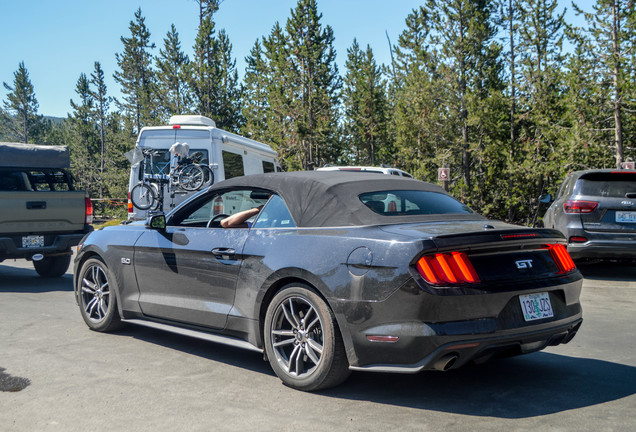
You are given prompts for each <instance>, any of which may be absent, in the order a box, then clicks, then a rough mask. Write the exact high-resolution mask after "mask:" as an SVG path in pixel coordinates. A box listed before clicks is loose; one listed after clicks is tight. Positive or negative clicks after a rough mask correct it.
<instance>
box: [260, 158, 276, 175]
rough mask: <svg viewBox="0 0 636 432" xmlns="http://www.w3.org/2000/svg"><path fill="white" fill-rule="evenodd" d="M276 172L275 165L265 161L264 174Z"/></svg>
mask: <svg viewBox="0 0 636 432" xmlns="http://www.w3.org/2000/svg"><path fill="white" fill-rule="evenodd" d="M275 171H276V170H275V169H274V163H273V162H267V161H263V172H264V173H270V172H275Z"/></svg>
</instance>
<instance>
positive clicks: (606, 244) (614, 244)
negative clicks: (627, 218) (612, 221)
mask: <svg viewBox="0 0 636 432" xmlns="http://www.w3.org/2000/svg"><path fill="white" fill-rule="evenodd" d="M568 253H569V254H570V256H571V257H572V259H575V260H576V259H583V258H596V259H601V258H615V259H621V258H628V259H632V258H636V241H634V240H628V241H625V240H600V239H590V240H588V241H587V242H585V243H568Z"/></svg>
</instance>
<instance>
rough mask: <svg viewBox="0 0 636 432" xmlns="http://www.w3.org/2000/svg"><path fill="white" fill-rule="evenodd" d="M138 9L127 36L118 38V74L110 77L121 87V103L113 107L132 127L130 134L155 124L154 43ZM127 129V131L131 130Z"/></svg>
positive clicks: (116, 56) (118, 102)
mask: <svg viewBox="0 0 636 432" xmlns="http://www.w3.org/2000/svg"><path fill="white" fill-rule="evenodd" d="M145 20H146V19H145V18H144V17H143V16H142V13H141V8H139V9H137V11H136V12H135V19H134V21H131V22H130V25H129V27H128V28H129V29H130V37H124V36H122V37H121V41H122V43H123V44H124V51H123V52H122V53H117V54H115V58H116V59H117V65H118V66H119V69H120V70H118V71H116V72H115V74H114V77H115V81H117V82H118V83H119V84H120V85H121V87H122V88H121V92H122V93H123V95H124V96H123V101H116V103H117V106H118V107H119V109H120V110H122V111H123V113H124V114H125V116H126V121H128V122H129V123H131V124H132V126H133V128H134V132H135V133H138V132H139V130H140V129H141V128H142V127H143V126H146V125H149V124H152V123H155V121H156V119H157V116H158V114H157V112H156V107H157V103H156V100H155V95H156V83H155V71H154V70H153V69H152V54H151V52H150V50H152V49H154V48H155V44H154V43H152V42H150V31H149V30H148V28H147V27H146V24H145ZM133 128H131V129H133Z"/></svg>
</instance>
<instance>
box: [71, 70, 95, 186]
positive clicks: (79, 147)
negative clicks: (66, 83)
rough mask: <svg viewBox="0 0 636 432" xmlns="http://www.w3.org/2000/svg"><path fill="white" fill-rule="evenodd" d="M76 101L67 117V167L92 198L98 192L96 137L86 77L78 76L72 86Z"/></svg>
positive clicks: (92, 102) (90, 94)
mask: <svg viewBox="0 0 636 432" xmlns="http://www.w3.org/2000/svg"><path fill="white" fill-rule="evenodd" d="M75 92H76V93H77V95H78V97H79V101H78V102H75V101H74V100H72V99H71V101H70V103H71V108H72V109H73V112H72V114H69V117H68V122H69V125H70V130H69V135H70V136H69V141H68V144H69V149H70V153H71V168H72V170H73V172H74V173H75V176H76V178H77V184H76V186H77V187H78V188H79V189H84V190H86V191H88V192H89V195H91V196H93V195H95V192H96V191H99V190H100V184H101V177H100V170H99V154H100V151H99V137H98V136H97V134H96V128H95V127H94V123H93V112H94V109H95V99H94V97H93V95H92V93H91V90H90V85H89V80H88V78H87V77H86V74H84V73H82V74H80V77H79V78H78V80H77V84H76V86H75Z"/></svg>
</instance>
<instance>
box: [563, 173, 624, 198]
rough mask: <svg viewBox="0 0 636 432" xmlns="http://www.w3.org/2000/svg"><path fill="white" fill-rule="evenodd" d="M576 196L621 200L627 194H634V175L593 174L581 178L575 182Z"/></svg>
mask: <svg viewBox="0 0 636 432" xmlns="http://www.w3.org/2000/svg"><path fill="white" fill-rule="evenodd" d="M574 193H575V194H577V195H596V196H604V197H614V198H622V197H624V196H625V195H626V194H628V193H635V194H636V175H633V174H620V173H594V174H591V175H589V174H588V175H586V176H584V177H581V178H580V179H579V181H577V182H576V185H575V187H574Z"/></svg>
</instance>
